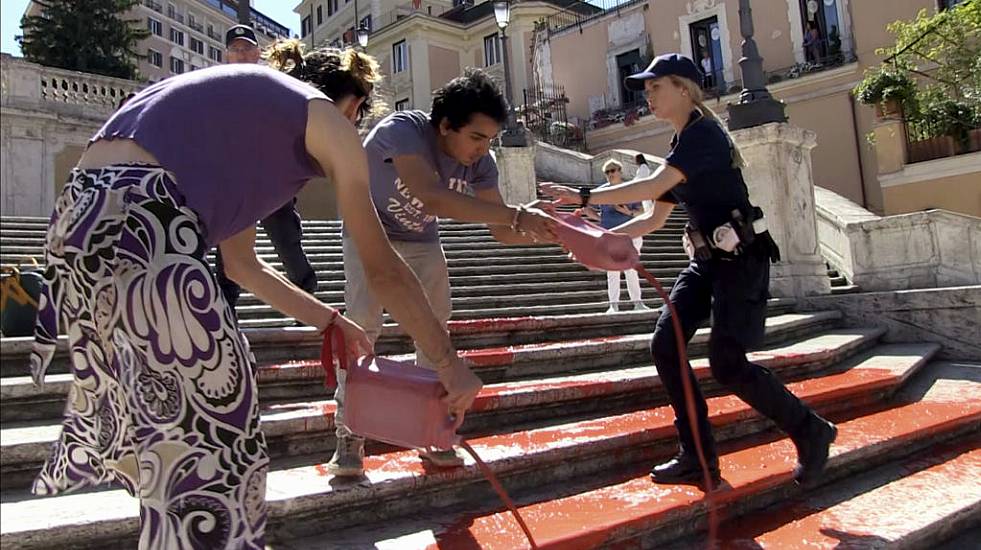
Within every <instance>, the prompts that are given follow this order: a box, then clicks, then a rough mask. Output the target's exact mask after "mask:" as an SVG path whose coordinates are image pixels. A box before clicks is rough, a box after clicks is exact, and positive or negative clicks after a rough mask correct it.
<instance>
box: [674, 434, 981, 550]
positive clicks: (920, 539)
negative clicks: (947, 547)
mask: <svg viewBox="0 0 981 550" xmlns="http://www.w3.org/2000/svg"><path fill="white" fill-rule="evenodd" d="M978 480H981V438H979V437H978V436H977V435H975V436H974V437H968V438H961V439H960V440H958V441H955V442H953V443H950V444H947V445H942V446H938V447H933V448H931V449H930V451H929V453H920V454H917V455H914V456H912V457H907V458H904V459H902V460H899V461H896V462H892V463H890V464H887V465H885V466H882V467H879V468H876V469H875V470H871V471H863V472H861V474H860V475H854V476H851V477H848V478H846V479H843V480H841V481H838V482H836V483H834V484H832V485H830V486H828V487H825V488H822V489H821V490H820V491H817V492H815V493H813V494H808V495H804V496H802V497H801V498H795V499H793V500H790V501H789V502H786V503H781V504H780V505H779V506H778V507H773V508H767V509H765V510H761V511H757V512H754V513H752V514H749V515H747V516H744V517H741V518H739V519H737V520H734V521H732V522H728V523H726V524H723V525H722V526H721V527H720V530H719V537H718V540H719V542H720V544H722V545H723V546H724V547H729V548H751V547H752V548H792V547H794V546H795V545H800V544H802V543H803V541H807V545H808V546H809V547H811V548H842V547H849V548H857V547H861V548H868V549H874V548H923V549H935V548H937V547H938V546H939V543H940V542H941V541H944V540H947V539H948V538H950V537H951V536H953V535H956V534H958V533H961V532H963V531H965V530H968V529H970V528H971V527H972V525H973V526H978V525H981V483H979V482H978ZM884 505H887V507H886V508H884ZM700 542H701V541H700V539H691V540H688V541H685V542H682V543H678V544H675V545H672V547H671V548H672V550H683V549H688V548H696V547H698V546H700V544H699V543H700ZM965 542H966V541H965ZM955 548H963V549H966V548H981V537H979V538H976V539H975V540H974V542H973V546H972V545H967V544H965V545H962V546H956V547H955Z"/></svg>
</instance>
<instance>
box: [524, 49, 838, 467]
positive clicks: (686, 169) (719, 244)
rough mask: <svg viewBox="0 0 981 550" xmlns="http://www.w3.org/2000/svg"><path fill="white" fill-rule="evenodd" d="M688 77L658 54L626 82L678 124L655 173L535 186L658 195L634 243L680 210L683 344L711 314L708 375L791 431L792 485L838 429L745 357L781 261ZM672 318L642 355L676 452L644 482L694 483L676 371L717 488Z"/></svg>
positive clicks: (585, 194) (607, 200) (616, 195)
mask: <svg viewBox="0 0 981 550" xmlns="http://www.w3.org/2000/svg"><path fill="white" fill-rule="evenodd" d="M697 82H701V75H700V74H699V71H698V69H697V67H696V66H695V63H694V62H693V61H692V60H691V59H689V58H687V57H684V56H682V55H679V54H666V55H661V56H658V57H657V58H655V59H654V61H653V62H652V63H651V64H650V66H649V67H648V68H647V70H646V71H644V72H641V73H638V74H635V75H632V76H630V77H628V78H627V81H626V85H627V86H628V87H630V88H632V89H636V90H640V89H643V90H644V92H645V95H646V97H647V102H648V104H649V106H650V108H651V112H653V113H654V116H656V117H657V118H659V119H662V120H666V121H668V122H670V123H671V125H672V126H674V129H675V135H674V138H673V139H672V142H671V151H670V152H669V153H668V155H667V157H666V158H665V161H666V164H665V165H664V166H662V167H660V168H659V169H658V170H657V171H656V172H654V174H652V175H651V176H649V177H646V178H638V179H634V180H632V181H629V182H626V183H624V184H621V185H617V186H613V187H609V188H606V189H603V190H600V191H595V192H592V193H591V192H590V191H589V189H586V188H583V189H581V190H576V189H574V188H571V187H567V186H562V185H556V184H542V191H543V192H544V193H545V194H547V195H550V196H552V197H554V198H555V199H557V202H559V203H565V204H573V203H580V202H581V203H583V204H587V203H591V204H620V203H628V202H634V201H640V200H644V199H650V198H655V199H656V202H655V207H654V210H653V211H652V212H649V213H647V214H644V215H641V216H638V217H637V218H634V219H633V220H631V221H630V222H627V223H625V224H623V225H621V226H620V227H618V228H616V229H615V230H616V231H620V232H623V233H627V234H629V235H631V236H632V237H636V236H640V235H643V234H646V233H648V232H650V231H653V230H656V229H658V228H660V227H662V226H663V225H664V222H665V220H667V217H668V215H669V214H670V213H671V210H672V209H673V208H674V206H675V204H681V205H682V206H684V207H685V209H686V210H687V212H688V215H689V223H688V226H687V227H686V229H685V234H686V239H685V245H686V249H687V250H688V251H689V255H690V256H692V260H691V263H690V264H689V265H688V267H687V268H685V269H684V270H683V271H682V272H681V274H680V275H679V276H678V280H677V281H676V282H675V284H674V287H673V288H672V290H671V301H672V303H673V304H674V305H675V308H676V310H677V312H678V317H679V321H680V324H681V328H682V332H683V333H684V336H685V339H686V342H687V341H690V340H691V337H692V336H693V335H694V334H695V331H696V329H697V328H698V326H699V325H700V324H701V323H703V322H704V321H706V320H707V319H708V318H709V315H710V314H711V316H712V320H713V322H712V333H711V338H710V340H709V363H710V365H711V370H712V375H713V376H714V377H715V378H716V379H717V380H718V381H719V382H720V383H722V384H723V385H724V386H725V387H726V388H728V389H729V390H730V391H732V392H733V393H735V394H736V395H737V396H739V398H741V399H742V400H743V401H745V402H746V403H748V404H750V405H751V406H752V407H753V408H754V409H756V410H757V411H759V412H760V413H762V414H763V415H765V416H766V417H768V418H770V419H771V420H773V421H774V422H775V423H776V424H777V426H779V427H780V429H781V430H783V431H784V432H786V433H787V434H789V435H790V437H791V439H792V440H793V442H794V444H795V445H796V447H797V452H798V465H797V467H796V469H795V470H794V478H795V479H796V480H797V481H798V482H801V483H803V482H806V481H809V480H813V479H814V478H815V477H817V476H818V474H820V472H821V471H822V470H823V468H824V465H825V463H826V462H827V458H828V449H829V447H830V445H831V442H832V441H834V439H835V436H836V434H837V429H836V428H835V426H834V425H833V424H831V423H830V422H828V421H827V420H825V419H823V418H821V417H820V416H818V415H817V414H816V413H815V412H814V411H813V410H811V409H810V408H808V407H807V406H806V405H804V404H803V403H802V402H801V401H800V400H799V399H798V398H797V397H795V396H794V395H793V394H792V393H790V392H789V391H787V388H785V387H784V385H783V384H781V383H780V381H779V380H777V378H776V377H775V376H774V375H773V374H772V373H771V372H770V371H769V370H767V369H766V368H764V367H761V366H760V365H756V364H753V363H750V362H749V361H747V359H746V351H747V349H748V348H750V347H753V346H756V345H759V344H760V343H761V342H762V340H763V336H764V328H765V322H766V299H767V289H768V286H769V276H770V274H769V263H770V259H773V260H774V261H776V260H777V259H779V255H778V254H779V252H778V250H777V247H776V245H775V243H773V240H772V239H771V238H770V236H769V233H767V232H765V228H764V227H763V224H762V221H763V220H762V212H761V211H760V210H759V209H758V208H754V207H753V206H752V205H751V204H750V200H749V193H748V190H747V188H746V184H745V182H744V181H743V179H742V174H741V171H740V168H741V167H742V165H743V160H742V157H741V155H740V154H739V150H738V149H737V148H736V146H735V144H734V143H733V142H732V139H731V138H730V136H729V135H728V132H726V130H725V128H724V127H723V125H722V123H721V122H720V121H719V119H718V117H717V116H716V115H715V114H714V113H713V112H712V110H711V109H709V108H708V107H706V106H705V104H704V103H703V102H702V97H701V89H700V87H699V86H698V84H697ZM754 221H755V222H756V223H755V224H754ZM754 225H755V226H756V228H755V230H754ZM672 322H673V321H672V316H671V312H670V310H669V309H668V308H664V309H663V311H662V312H661V317H660V319H658V322H657V327H656V329H655V331H654V338H653V341H652V342H651V352H652V354H653V356H654V363H655V365H656V367H657V371H658V374H659V376H660V378H661V381H662V383H663V384H664V387H665V389H666V390H667V393H668V397H669V399H670V400H671V406H672V408H673V409H674V411H675V416H676V421H675V425H676V427H677V429H678V435H679V438H680V447H681V450H680V452H679V453H678V455H677V456H675V457H674V458H672V459H671V460H669V461H667V462H665V463H663V464H658V465H656V466H654V468H653V469H652V470H651V477H652V478H653V479H654V480H655V481H657V482H697V481H698V480H700V479H702V477H701V475H702V472H701V469H700V467H699V460H698V456H697V454H696V447H695V437H696V434H694V433H693V432H692V427H691V426H692V422H691V420H690V419H689V417H688V412H687V409H686V406H685V399H686V398H685V393H684V386H683V381H682V379H681V376H682V375H684V376H688V377H689V379H690V380H691V386H692V389H693V395H692V398H693V400H694V405H695V406H694V410H695V415H696V418H695V424H696V425H697V428H698V429H697V434H698V435H697V436H698V437H699V439H700V441H701V447H702V449H703V452H704V454H705V458H706V461H707V465H708V467H709V470H710V473H711V474H712V478H713V485H714V484H715V483H717V482H718V481H719V466H718V455H717V454H716V451H715V445H714V441H713V439H712V435H711V428H710V425H709V422H708V409H707V407H706V404H705V398H704V397H703V396H702V394H701V392H700V391H699V389H698V384H697V383H696V381H695V376H694V374H693V372H692V370H691V367H690V366H683V365H680V364H679V363H680V359H679V354H678V348H677V343H676V339H675V335H674V331H673V327H672Z"/></svg>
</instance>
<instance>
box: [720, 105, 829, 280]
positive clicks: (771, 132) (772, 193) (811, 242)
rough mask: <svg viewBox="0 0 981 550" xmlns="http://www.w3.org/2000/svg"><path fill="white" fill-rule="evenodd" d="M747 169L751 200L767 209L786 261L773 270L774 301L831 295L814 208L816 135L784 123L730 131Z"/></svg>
mask: <svg viewBox="0 0 981 550" xmlns="http://www.w3.org/2000/svg"><path fill="white" fill-rule="evenodd" d="M732 136H733V139H734V140H735V141H736V143H737V144H738V145H739V148H740V150H741V151H742V154H743V156H744V157H745V159H746V163H747V166H746V168H745V169H743V174H744V175H745V178H746V185H747V186H748V187H749V195H750V199H751V200H752V201H753V202H755V203H756V205H757V206H759V207H760V208H762V209H763V212H764V213H765V215H766V218H767V222H768V225H769V228H770V233H771V234H772V235H773V238H774V239H775V240H776V241H777V244H778V245H779V246H780V252H781V255H782V259H781V260H780V262H778V263H777V264H775V265H774V266H773V269H772V271H771V277H770V291H771V293H772V294H773V296H775V297H799V296H809V295H815V294H827V293H829V292H830V291H831V284H830V281H829V280H828V273H827V267H826V266H825V263H824V259H823V258H822V257H821V252H820V249H819V248H818V238H817V217H816V214H815V206H814V181H813V175H812V172H811V149H813V148H814V147H815V146H816V145H817V136H816V134H815V133H814V132H812V131H810V130H804V129H803V128H799V127H797V126H793V125H791V124H788V123H785V122H772V123H769V124H764V125H762V126H753V127H750V128H745V129H742V130H736V131H734V132H732Z"/></svg>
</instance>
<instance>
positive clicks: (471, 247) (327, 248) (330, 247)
mask: <svg viewBox="0 0 981 550" xmlns="http://www.w3.org/2000/svg"><path fill="white" fill-rule="evenodd" d="M3 248H4V253H5V254H7V255H17V254H21V255H33V256H38V255H41V254H42V253H43V252H44V243H43V242H38V243H37V244H32V245H24V244H16V243H8V242H6V239H5V240H4V243H3ZM664 248H668V249H671V250H675V249H681V240H680V236H666V237H648V238H647V239H645V242H644V247H643V249H644V250H646V251H656V250H661V249H664ZM341 250H342V249H341V243H340V242H339V241H338V242H337V243H321V242H319V241H317V240H315V239H304V241H303V251H304V252H305V253H306V254H307V256H314V257H315V256H317V255H318V254H320V255H322V254H331V253H336V254H340V253H341ZM443 250H444V251H445V252H446V255H447V256H448V257H449V256H458V255H468V254H476V253H478V252H481V253H484V254H485V255H490V252H495V253H497V254H498V255H506V254H511V255H516V256H517V255H520V256H531V255H537V254H546V253H548V254H556V253H559V252H561V250H562V249H561V248H560V247H558V246H555V245H507V244H501V243H499V242H497V241H492V242H476V243H472V242H462V243H457V242H448V243H443ZM255 251H256V253H257V254H260V255H262V254H275V253H276V249H275V248H273V246H272V245H271V244H265V245H257V246H256V247H255ZM213 257H214V256H213V255H210V254H209V258H213Z"/></svg>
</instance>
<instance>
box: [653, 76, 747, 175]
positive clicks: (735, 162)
mask: <svg viewBox="0 0 981 550" xmlns="http://www.w3.org/2000/svg"><path fill="white" fill-rule="evenodd" d="M669 78H670V79H671V81H672V82H674V83H675V84H677V85H678V86H681V87H682V88H684V89H685V91H687V92H688V96H689V97H691V100H692V103H694V104H695V108H696V109H698V110H699V112H701V113H702V116H704V117H705V118H707V119H709V120H711V121H713V122H715V123H716V124H718V125H719V128H722V131H723V132H724V133H725V135H726V139H728V140H729V146H730V147H732V167H733V168H745V167H746V159H745V158H744V157H743V154H742V152H741V151H740V150H739V146H738V145H736V141H735V140H733V139H732V134H730V133H729V129H728V128H726V125H725V123H724V122H722V119H721V118H719V115H717V114H715V111H713V110H712V108H711V107H709V106H708V105H706V104H705V100H704V96H703V94H702V88H701V87H699V85H698V84H696V83H695V82H694V81H693V80H690V79H687V78H682V77H679V76H674V75H671V76H670V77H669Z"/></svg>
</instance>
